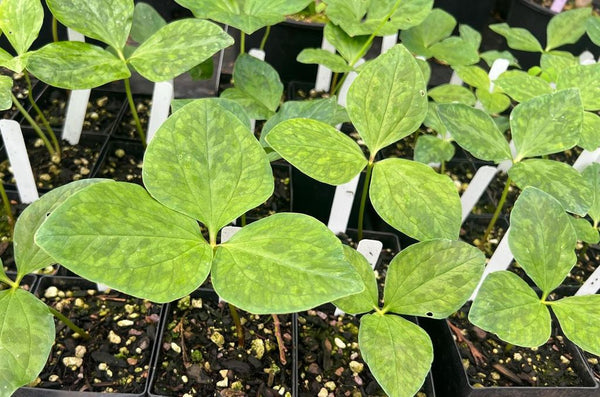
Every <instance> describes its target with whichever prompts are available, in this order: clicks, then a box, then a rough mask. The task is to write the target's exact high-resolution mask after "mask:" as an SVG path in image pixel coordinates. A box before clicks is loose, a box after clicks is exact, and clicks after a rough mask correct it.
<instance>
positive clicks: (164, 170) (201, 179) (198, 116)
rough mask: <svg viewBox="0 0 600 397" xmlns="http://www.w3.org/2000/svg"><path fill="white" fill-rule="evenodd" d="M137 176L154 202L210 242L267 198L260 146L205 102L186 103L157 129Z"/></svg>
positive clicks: (267, 175) (267, 174)
mask: <svg viewBox="0 0 600 397" xmlns="http://www.w3.org/2000/svg"><path fill="white" fill-rule="evenodd" d="M142 175H143V179H144V184H145V186H146V188H147V189H148V191H149V192H150V194H151V195H152V196H153V197H154V198H155V199H156V200H158V201H160V202H161V203H162V204H164V205H166V206H167V207H169V208H171V209H173V210H175V211H178V212H181V213H184V214H186V215H188V216H190V217H193V218H195V219H198V220H200V221H201V222H202V223H204V224H205V225H206V227H207V228H208V230H209V233H210V235H211V238H215V237H216V234H217V232H218V231H219V230H220V229H221V228H222V227H223V226H225V225H227V224H228V223H230V222H231V221H233V220H234V219H236V218H237V217H238V216H240V215H242V214H243V213H245V212H246V211H248V210H250V209H252V208H254V207H256V206H258V205H259V204H261V203H263V202H264V201H265V200H266V199H267V198H268V197H269V196H270V195H271V194H272V193H273V173H272V171H271V166H270V164H269V162H268V160H267V158H266V155H265V153H264V150H263V148H262V147H261V145H260V143H258V141H257V140H256V138H255V137H254V135H253V134H252V132H251V131H250V130H249V129H248V127H247V126H246V125H244V124H243V123H242V122H241V121H240V120H239V119H237V118H236V117H234V116H233V115H232V113H231V112H230V111H229V110H228V109H226V108H224V107H222V106H221V105H220V103H219V102H217V101H211V100H198V101H195V102H192V103H190V104H188V105H186V106H184V107H183V108H181V109H180V110H179V111H177V112H176V113H174V114H173V115H171V117H169V118H168V119H167V120H166V121H165V122H164V123H163V125H162V126H161V127H160V128H159V130H158V131H157V132H156V135H155V137H154V138H153V139H152V141H151V142H150V144H149V145H148V148H147V149H146V153H145V155H144V168H143V170H142ZM242 181H243V183H242Z"/></svg>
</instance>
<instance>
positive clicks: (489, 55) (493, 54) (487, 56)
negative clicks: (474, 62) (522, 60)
mask: <svg viewBox="0 0 600 397" xmlns="http://www.w3.org/2000/svg"><path fill="white" fill-rule="evenodd" d="M480 57H481V59H483V60H484V61H485V63H487V64H488V66H489V67H492V64H493V63H494V61H495V60H496V59H500V58H503V59H507V60H508V61H509V66H517V67H518V66H519V62H518V61H517V58H515V57H514V55H513V54H511V53H510V52H508V51H496V50H491V51H485V52H482V53H481V54H480Z"/></svg>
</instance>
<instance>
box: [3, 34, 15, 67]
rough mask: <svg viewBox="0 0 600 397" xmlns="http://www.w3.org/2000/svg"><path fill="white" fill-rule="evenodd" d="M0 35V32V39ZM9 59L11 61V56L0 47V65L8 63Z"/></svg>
mask: <svg viewBox="0 0 600 397" xmlns="http://www.w3.org/2000/svg"><path fill="white" fill-rule="evenodd" d="M1 33H2V32H1V31H0V37H1V36H2V34H1ZM11 59H13V56H12V55H11V54H9V53H8V52H7V51H6V50H4V49H3V48H1V47H0V65H2V64H4V63H5V62H9V61H10V60H11ZM2 66H3V65H2Z"/></svg>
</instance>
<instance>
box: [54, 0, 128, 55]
mask: <svg viewBox="0 0 600 397" xmlns="http://www.w3.org/2000/svg"><path fill="white" fill-rule="evenodd" d="M46 3H47V4H48V8H50V11H51V12H52V15H54V16H55V17H56V19H58V20H59V21H60V23H62V24H63V25H65V26H68V27H70V28H71V29H73V30H76V31H78V32H79V33H81V34H83V35H84V36H87V37H90V38H92V39H96V40H100V41H102V42H104V43H106V44H108V45H110V46H112V47H113V48H115V49H116V50H121V49H123V47H124V46H125V43H126V42H127V37H128V36H129V31H130V30H131V23H132V21H133V10H134V7H133V1H132V0H104V1H101V2H99V1H88V0H46Z"/></svg>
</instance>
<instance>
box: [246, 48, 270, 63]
mask: <svg viewBox="0 0 600 397" xmlns="http://www.w3.org/2000/svg"><path fill="white" fill-rule="evenodd" d="M248 54H249V55H251V56H253V57H254V58H256V59H260V60H261V61H264V60H265V55H266V54H265V52H264V51H263V50H259V49H258V48H252V49H251V50H250V51H248Z"/></svg>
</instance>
